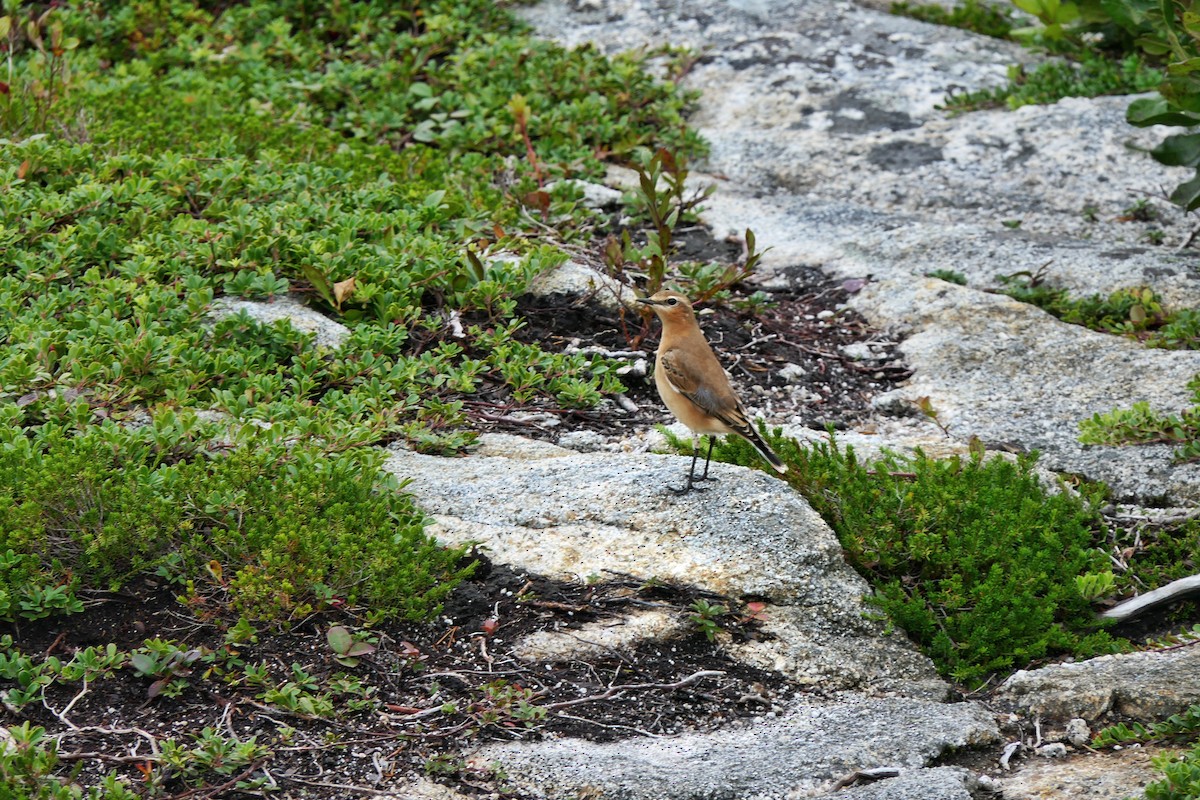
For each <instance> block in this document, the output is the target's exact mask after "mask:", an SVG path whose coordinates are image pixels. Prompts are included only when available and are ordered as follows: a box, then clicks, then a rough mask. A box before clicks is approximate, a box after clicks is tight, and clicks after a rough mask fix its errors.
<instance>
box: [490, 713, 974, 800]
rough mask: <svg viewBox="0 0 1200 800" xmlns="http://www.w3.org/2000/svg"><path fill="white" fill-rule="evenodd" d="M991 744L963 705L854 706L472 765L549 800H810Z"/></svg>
mask: <svg viewBox="0 0 1200 800" xmlns="http://www.w3.org/2000/svg"><path fill="white" fill-rule="evenodd" d="M995 740H996V731H995V723H994V722H993V721H992V718H991V715H990V714H988V713H987V712H986V711H985V710H984V709H982V708H981V707H980V706H977V705H975V704H973V703H931V702H928V701H913V700H897V699H855V700H850V701H846V702H841V703H836V704H833V705H820V706H815V707H811V708H805V707H801V708H797V709H795V710H793V711H792V712H791V713H789V714H788V715H786V716H784V717H782V718H780V719H776V720H760V721H756V722H754V723H752V724H750V725H748V726H746V727H741V728H727V729H725V730H722V731H717V732H715V733H712V734H708V735H704V736H693V735H687V734H685V735H683V736H678V737H674V738H672V739H657V740H653V739H652V740H647V739H626V740H623V741H620V742H613V743H610V744H599V745H584V744H581V743H579V742H575V741H566V740H557V741H548V742H542V743H538V744H534V745H515V746H514V745H502V746H496V747H489V748H484V749H483V750H481V751H479V752H478V753H477V754H476V755H475V756H474V759H475V760H476V761H480V762H485V763H488V762H498V763H500V764H501V765H502V766H503V769H504V770H505V772H506V773H507V774H508V775H509V776H510V778H513V779H514V780H515V781H516V783H517V784H518V785H523V786H524V787H525V788H528V789H529V790H532V791H536V792H538V793H539V794H544V795H545V796H546V797H551V798H556V799H557V798H563V799H564V800H565V799H566V798H574V797H578V796H579V794H580V792H581V791H586V790H587V789H588V788H589V787H602V788H600V791H601V792H602V795H601V796H609V795H611V796H616V797H622V798H629V800H643V799H644V800H674V799H675V798H695V797H704V798H713V800H736V799H737V798H743V797H784V796H803V794H809V795H811V794H813V793H815V792H819V791H822V790H826V789H829V788H831V787H832V785H833V784H835V783H836V782H837V780H838V779H840V778H842V777H844V776H845V775H846V774H848V773H850V772H853V771H854V770H856V769H858V768H859V767H860V765H863V764H885V765H889V766H899V767H902V768H907V769H910V770H919V769H920V768H921V767H923V766H924V765H925V764H926V763H928V762H930V761H931V760H933V759H934V758H936V757H937V756H939V755H941V754H942V753H943V752H944V751H946V750H947V749H949V748H961V747H969V746H976V745H980V744H988V743H991V742H994V741H995ZM800 775H803V776H804V777H802V778H801V777H798V776H800ZM937 777H938V778H944V777H945V776H944V775H942V774H941V773H939V774H938V776H937ZM961 782H962V781H961V778H959V785H960V786H961ZM951 783H953V779H951ZM868 796H870V795H868ZM875 796H878V795H875ZM948 796H953V795H948Z"/></svg>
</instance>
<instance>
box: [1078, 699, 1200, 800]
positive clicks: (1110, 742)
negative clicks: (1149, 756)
mask: <svg viewBox="0 0 1200 800" xmlns="http://www.w3.org/2000/svg"><path fill="white" fill-rule="evenodd" d="M1198 735H1200V705H1194V706H1191V707H1189V708H1188V709H1187V710H1186V711H1184V712H1182V713H1180V714H1173V715H1172V716H1170V717H1168V718H1167V719H1165V720H1162V721H1161V722H1152V723H1150V724H1149V725H1142V724H1140V723H1136V722H1135V723H1133V724H1131V725H1126V724H1124V723H1119V724H1117V725H1112V726H1110V727H1107V728H1105V729H1103V730H1101V731H1099V732H1097V733H1096V735H1095V737H1094V738H1093V739H1092V746H1093V747H1111V746H1115V745H1128V744H1135V743H1136V744H1140V743H1144V742H1164V741H1171V740H1177V739H1180V738H1184V737H1186V738H1189V739H1195V738H1196V737H1197V736H1198ZM1153 763H1154V766H1156V767H1158V768H1159V769H1160V770H1162V772H1163V778H1162V780H1158V781H1154V782H1152V783H1148V784H1147V785H1146V790H1145V800H1191V798H1195V797H1198V796H1200V743H1197V744H1194V745H1192V748H1191V749H1190V750H1184V751H1183V752H1181V753H1172V752H1167V753H1160V754H1158V755H1156V756H1154V758H1153Z"/></svg>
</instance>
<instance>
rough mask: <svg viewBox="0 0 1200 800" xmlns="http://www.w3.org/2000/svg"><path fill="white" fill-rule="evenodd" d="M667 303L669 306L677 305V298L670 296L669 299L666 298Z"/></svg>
mask: <svg viewBox="0 0 1200 800" xmlns="http://www.w3.org/2000/svg"><path fill="white" fill-rule="evenodd" d="M667 305H669V306H677V305H679V298H676V297H672V298H670V299H669V300H667Z"/></svg>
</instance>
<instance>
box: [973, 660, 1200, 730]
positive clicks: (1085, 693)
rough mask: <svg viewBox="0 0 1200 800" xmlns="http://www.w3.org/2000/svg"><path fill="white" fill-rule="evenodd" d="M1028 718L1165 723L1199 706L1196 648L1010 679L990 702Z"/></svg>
mask: <svg viewBox="0 0 1200 800" xmlns="http://www.w3.org/2000/svg"><path fill="white" fill-rule="evenodd" d="M993 699H994V700H995V701H996V702H998V703H1011V704H1012V705H1014V706H1016V707H1018V708H1019V709H1021V710H1022V711H1023V712H1025V713H1027V714H1029V715H1031V716H1035V715H1036V716H1040V717H1045V718H1047V719H1058V720H1061V719H1069V718H1072V717H1077V718H1081V719H1084V720H1089V721H1090V720H1095V719H1098V718H1100V717H1101V716H1103V715H1105V714H1108V713H1110V712H1113V713H1116V714H1119V715H1120V716H1122V717H1132V718H1133V719H1138V720H1159V719H1166V718H1167V717H1169V716H1171V715H1172V714H1180V713H1182V712H1184V711H1186V710H1187V709H1188V707H1189V706H1192V705H1195V704H1196V703H1200V648H1197V647H1194V646H1191V647H1182V648H1171V649H1166V650H1161V651H1152V652H1143V653H1125V654H1121V655H1114V656H1102V657H1100V658H1093V659H1089V660H1087V661H1083V662H1079V663H1073V664H1053V665H1050V666H1046V667H1041V668H1039V669H1035V670H1021V671H1019V672H1016V673H1014V674H1013V675H1012V676H1011V677H1010V678H1009V679H1008V680H1006V681H1005V682H1004V683H1003V684H1002V685H1001V686H1000V689H999V691H998V692H997V693H996V695H995V696H994V698H993Z"/></svg>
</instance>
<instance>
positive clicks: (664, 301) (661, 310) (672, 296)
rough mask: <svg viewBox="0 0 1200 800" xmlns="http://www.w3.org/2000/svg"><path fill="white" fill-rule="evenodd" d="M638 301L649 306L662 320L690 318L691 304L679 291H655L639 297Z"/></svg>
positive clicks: (691, 314)
mask: <svg viewBox="0 0 1200 800" xmlns="http://www.w3.org/2000/svg"><path fill="white" fill-rule="evenodd" d="M637 301H638V302H639V303H643V304H645V305H648V306H650V309H651V310H652V311H653V312H654V313H655V314H657V315H658V317H659V319H661V320H662V321H663V322H666V321H668V320H673V319H691V318H692V316H693V313H692V304H691V302H690V301H689V300H688V299H687V297H686V296H684V295H682V294H680V293H679V292H667V291H662V292H656V293H655V294H652V295H650V296H649V297H639V298H638V300H637Z"/></svg>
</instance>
